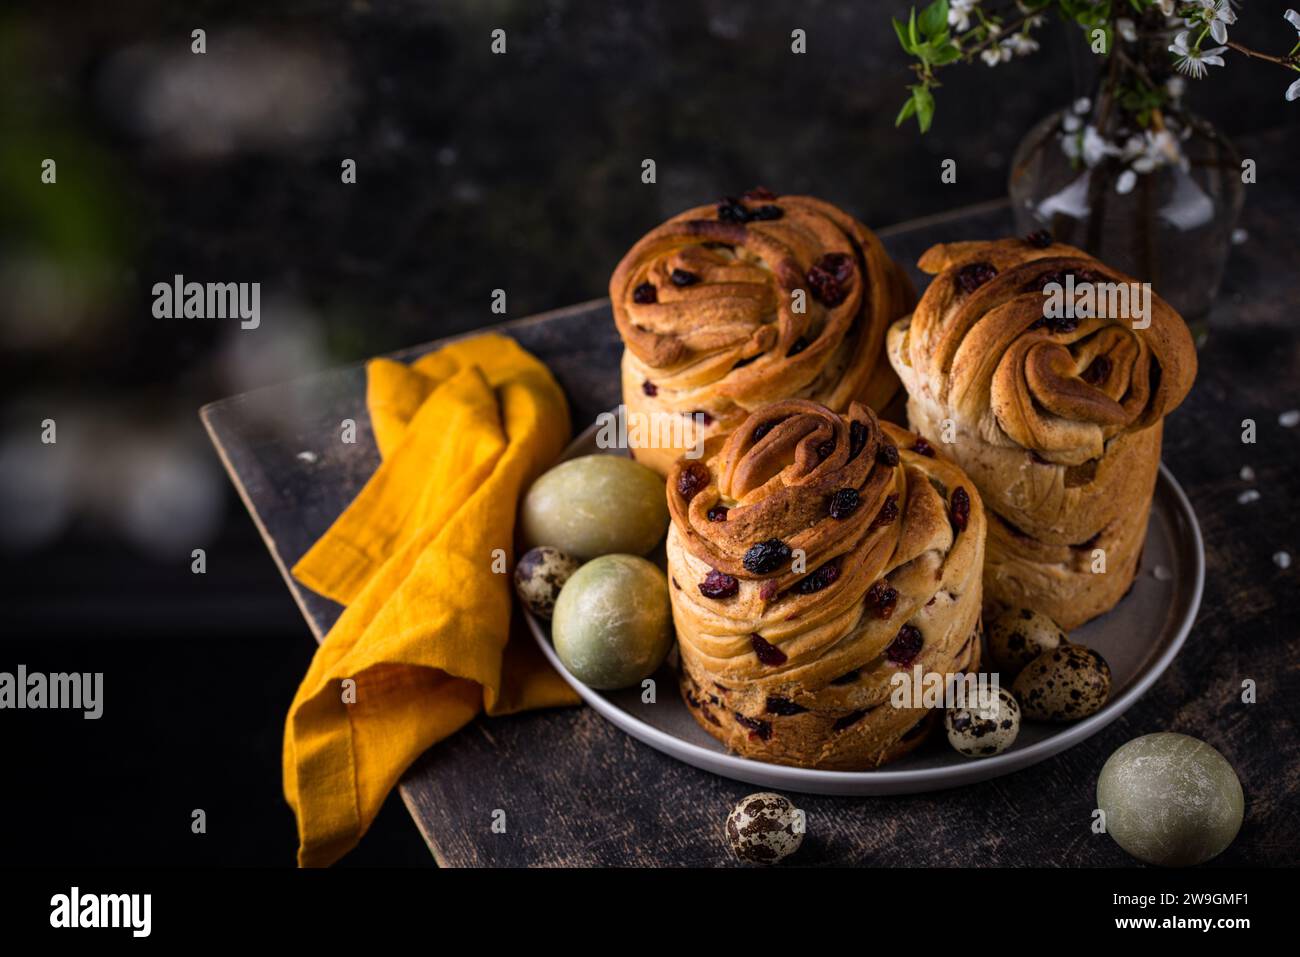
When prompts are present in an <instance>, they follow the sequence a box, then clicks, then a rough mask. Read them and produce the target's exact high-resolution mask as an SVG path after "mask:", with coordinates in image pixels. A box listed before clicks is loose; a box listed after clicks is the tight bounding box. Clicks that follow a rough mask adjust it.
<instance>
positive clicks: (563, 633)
mask: <svg viewBox="0 0 1300 957" xmlns="http://www.w3.org/2000/svg"><path fill="white" fill-rule="evenodd" d="M672 620H673V616H672V608H671V606H670V604H669V601H668V579H666V578H665V577H664V573H663V572H661V571H660V570H659V569H658V568H656V567H655V566H654V565H652V564H651V563H650V562H648V561H646V560H645V559H644V558H638V557H637V556H636V555H604V556H602V557H600V558H597V559H594V560H592V561H590V562H588V563H587V564H585V565H583V566H582V567H581V568H579V569H578V570H577V571H576V572H574V573H573V575H572V576H571V577H570V578H569V580H568V581H567V582H565V583H564V587H563V588H562V589H560V597H559V600H557V601H556V603H555V614H554V616H553V617H552V618H551V640H552V641H553V642H554V643H555V653H556V654H557V655H559V656H560V660H561V661H562V662H564V667H566V668H568V669H569V671H570V672H571V673H572V674H573V676H574V677H575V678H577V679H579V680H580V681H582V682H583V683H584V684H586V685H590V686H591V687H593V688H600V689H602V690H613V689H615V688H627V687H630V686H632V685H635V684H637V683H638V682H639V681H641V680H642V679H643V678H648V677H649V676H650V675H652V674H654V672H655V670H656V669H657V668H658V667H659V665H660V664H662V663H663V660H664V657H665V656H666V655H667V654H668V649H669V648H670V647H671V646H672V643H673V627H672Z"/></svg>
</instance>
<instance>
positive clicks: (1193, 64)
mask: <svg viewBox="0 0 1300 957" xmlns="http://www.w3.org/2000/svg"><path fill="white" fill-rule="evenodd" d="M1187 35H1188V34H1187V31H1186V30H1184V31H1183V32H1182V33H1180V34H1178V36H1176V37H1174V42H1173V45H1172V46H1171V47H1170V48H1169V52H1170V53H1173V54H1176V55H1177V56H1178V62H1177V63H1176V64H1175V66H1176V67H1177V68H1178V71H1179V72H1180V73H1186V74H1187V75H1188V76H1190V77H1195V78H1196V79H1198V80H1199V79H1201V78H1202V77H1204V76H1205V74H1206V73H1208V72H1209V71H1208V70H1207V69H1206V67H1209V66H1223V57H1221V56H1219V54H1220V53H1222V52H1223V51H1224V50H1226V49H1228V48H1227V47H1211V48H1210V49H1208V50H1197V49H1195V48H1193V47H1189V46H1188V45H1187Z"/></svg>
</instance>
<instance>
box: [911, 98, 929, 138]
mask: <svg viewBox="0 0 1300 957" xmlns="http://www.w3.org/2000/svg"><path fill="white" fill-rule="evenodd" d="M912 99H913V100H914V101H915V102H916V122H917V123H918V124H920V127H921V132H922V133H924V132H926V131H927V130H929V129H930V123H931V121H932V120H933V119H934V96H933V95H932V94H931V93H930V91H929V90H927V89H926V88H925V87H923V86H914V87H912Z"/></svg>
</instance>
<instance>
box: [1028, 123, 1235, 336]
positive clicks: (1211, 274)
mask: <svg viewBox="0 0 1300 957" xmlns="http://www.w3.org/2000/svg"><path fill="white" fill-rule="evenodd" d="M1097 122H1098V118H1097V117H1096V116H1094V115H1092V112H1091V110H1090V101H1087V100H1084V101H1080V103H1079V104H1077V105H1076V106H1075V107H1073V108H1067V109H1065V110H1062V111H1060V112H1058V113H1054V114H1052V115H1051V116H1049V117H1047V118H1046V119H1044V120H1043V121H1042V122H1040V123H1038V124H1037V125H1036V126H1035V127H1034V128H1033V130H1031V131H1030V133H1029V135H1028V136H1026V137H1025V138H1024V140H1023V141H1022V142H1021V143H1020V145H1019V147H1018V148H1017V150H1016V153H1015V156H1014V158H1013V160H1012V164H1011V175H1010V182H1009V191H1010V195H1011V203H1012V208H1013V210H1014V213H1015V220H1016V228H1017V230H1018V231H1019V232H1020V233H1021V234H1027V233H1030V232H1033V231H1035V230H1039V229H1048V230H1050V231H1051V233H1052V235H1053V236H1054V237H1055V238H1056V239H1057V240H1059V241H1061V242H1066V243H1069V244H1071V245H1074V246H1078V247H1080V248H1081V249H1084V250H1086V251H1087V252H1089V253H1091V254H1092V255H1094V256H1096V257H1097V258H1098V259H1100V260H1101V261H1102V262H1104V263H1106V264H1107V265H1109V266H1112V267H1114V268H1116V269H1119V270H1122V271H1123V272H1126V273H1128V274H1129V275H1131V276H1133V277H1134V278H1135V279H1137V280H1139V281H1142V282H1150V283H1151V285H1152V288H1153V289H1154V290H1155V291H1156V292H1157V293H1158V294H1159V295H1160V296H1162V297H1163V298H1164V299H1165V301H1166V302H1168V303H1169V304H1170V305H1172V306H1173V307H1174V308H1175V309H1177V310H1178V311H1179V312H1180V313H1181V314H1182V316H1183V318H1184V319H1185V320H1186V321H1187V322H1188V324H1189V325H1191V326H1192V329H1193V332H1194V333H1196V334H1197V338H1198V342H1199V341H1200V340H1201V339H1202V338H1203V333H1204V320H1205V318H1206V316H1207V314H1208V313H1209V310H1210V306H1211V304H1212V302H1213V300H1214V297H1215V295H1216V294H1217V293H1218V290H1219V284H1220V282H1221V281H1222V279H1223V269H1224V265H1225V263H1226V261H1227V258H1228V250H1229V247H1230V246H1231V243H1232V234H1233V229H1234V227H1235V225H1236V222H1237V216H1238V214H1239V212H1240V210H1241V203H1242V195H1243V188H1242V168H1241V160H1240V158H1239V156H1238V155H1237V151H1236V150H1235V149H1234V148H1233V146H1232V144H1231V143H1229V142H1228V141H1227V140H1226V139H1225V138H1224V137H1223V136H1221V135H1220V134H1219V133H1218V131H1216V130H1215V129H1214V128H1213V127H1212V126H1211V125H1210V124H1209V123H1207V122H1205V121H1204V120H1202V119H1200V118H1198V117H1195V116H1193V115H1191V114H1187V113H1185V112H1183V113H1180V114H1178V115H1176V116H1174V115H1171V116H1169V117H1167V118H1164V119H1162V121H1161V126H1160V128H1159V129H1156V130H1151V129H1146V130H1142V129H1128V128H1125V127H1124V126H1119V125H1116V124H1109V125H1107V124H1105V123H1104V122H1103V123H1102V124H1101V125H1100V126H1098V125H1094V124H1095V123H1097Z"/></svg>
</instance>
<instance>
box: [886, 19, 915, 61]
mask: <svg viewBox="0 0 1300 957" xmlns="http://www.w3.org/2000/svg"><path fill="white" fill-rule="evenodd" d="M889 19H890V20H891V21H893V24H894V32H895V33H897V34H898V42H899V45H900V46H902V48H903V52H904V53H911V52H912V41H911V40H909V39H908V38H907V27H905V26H903V24H902V23H900V22H899V19H898V17H890V18H889Z"/></svg>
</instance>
